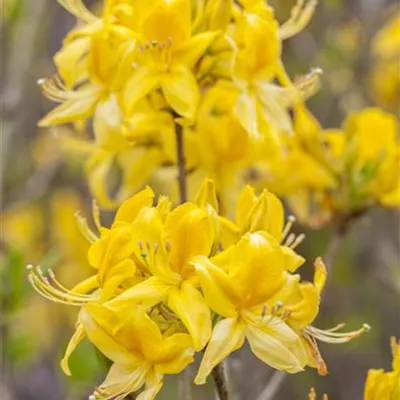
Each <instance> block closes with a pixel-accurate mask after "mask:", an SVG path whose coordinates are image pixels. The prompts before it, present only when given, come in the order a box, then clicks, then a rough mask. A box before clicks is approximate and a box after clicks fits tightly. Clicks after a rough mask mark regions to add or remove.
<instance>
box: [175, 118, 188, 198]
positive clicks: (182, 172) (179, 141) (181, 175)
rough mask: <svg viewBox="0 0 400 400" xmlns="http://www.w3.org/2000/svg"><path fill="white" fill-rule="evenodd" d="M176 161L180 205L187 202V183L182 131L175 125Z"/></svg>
mask: <svg viewBox="0 0 400 400" xmlns="http://www.w3.org/2000/svg"><path fill="white" fill-rule="evenodd" d="M176 156H177V157H176V159H177V164H178V185H179V198H180V203H185V202H186V201H187V183H186V168H185V151H184V142H183V130H182V127H181V126H180V125H178V124H177V125H176Z"/></svg>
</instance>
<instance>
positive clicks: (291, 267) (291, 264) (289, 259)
mask: <svg viewBox="0 0 400 400" xmlns="http://www.w3.org/2000/svg"><path fill="white" fill-rule="evenodd" d="M281 249H282V252H283V254H284V256H285V266H286V270H288V271H289V272H295V271H296V270H297V269H298V268H299V267H300V266H301V265H303V264H304V262H305V259H304V258H303V257H301V256H299V255H298V254H297V253H296V252H295V251H294V250H293V249H291V248H290V247H287V246H281Z"/></svg>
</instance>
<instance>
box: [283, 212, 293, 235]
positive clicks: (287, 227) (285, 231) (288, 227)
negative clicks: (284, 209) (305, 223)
mask: <svg viewBox="0 0 400 400" xmlns="http://www.w3.org/2000/svg"><path fill="white" fill-rule="evenodd" d="M295 222H296V217H295V216H294V215H289V218H288V221H287V222H286V225H285V227H284V229H283V234H282V235H283V236H282V240H284V239H285V238H286V236H287V235H288V233H289V232H290V230H291V229H292V227H293V224H294V223H295Z"/></svg>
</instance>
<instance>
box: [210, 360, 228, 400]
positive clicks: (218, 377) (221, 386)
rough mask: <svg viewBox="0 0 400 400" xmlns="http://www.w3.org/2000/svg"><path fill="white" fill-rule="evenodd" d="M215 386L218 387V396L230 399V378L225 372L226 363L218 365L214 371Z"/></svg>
mask: <svg viewBox="0 0 400 400" xmlns="http://www.w3.org/2000/svg"><path fill="white" fill-rule="evenodd" d="M212 374H213V377H214V382H215V386H216V387H217V392H218V397H219V399H220V400H229V392H228V380H227V377H226V373H225V366H224V363H223V362H221V363H219V364H218V365H216V366H215V367H214V369H213V371H212Z"/></svg>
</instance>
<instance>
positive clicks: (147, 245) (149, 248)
mask: <svg viewBox="0 0 400 400" xmlns="http://www.w3.org/2000/svg"><path fill="white" fill-rule="evenodd" d="M146 248H147V250H149V251H150V250H151V246H150V242H146Z"/></svg>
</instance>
